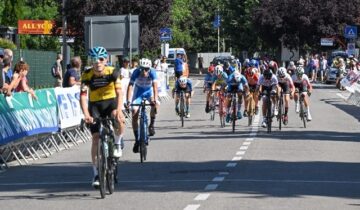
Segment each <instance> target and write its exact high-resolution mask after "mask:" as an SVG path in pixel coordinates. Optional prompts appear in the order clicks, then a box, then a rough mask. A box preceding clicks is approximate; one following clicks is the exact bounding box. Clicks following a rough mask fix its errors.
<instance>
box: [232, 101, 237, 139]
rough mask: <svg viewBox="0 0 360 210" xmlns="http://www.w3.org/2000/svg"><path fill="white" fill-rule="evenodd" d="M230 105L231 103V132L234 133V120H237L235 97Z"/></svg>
mask: <svg viewBox="0 0 360 210" xmlns="http://www.w3.org/2000/svg"><path fill="white" fill-rule="evenodd" d="M231 103H232V107H231V108H232V115H231V118H232V132H233V133H235V124H236V119H237V116H236V96H235V97H233V98H232V100H231Z"/></svg>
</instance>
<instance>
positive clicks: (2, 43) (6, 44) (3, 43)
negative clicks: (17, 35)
mask: <svg viewBox="0 0 360 210" xmlns="http://www.w3.org/2000/svg"><path fill="white" fill-rule="evenodd" d="M0 48H4V49H6V48H9V49H12V50H14V49H16V45H15V44H14V42H12V41H10V40H8V39H3V38H0Z"/></svg>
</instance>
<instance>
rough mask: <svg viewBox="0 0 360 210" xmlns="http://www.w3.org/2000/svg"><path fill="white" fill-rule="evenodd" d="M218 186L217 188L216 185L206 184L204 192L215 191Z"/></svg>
mask: <svg viewBox="0 0 360 210" xmlns="http://www.w3.org/2000/svg"><path fill="white" fill-rule="evenodd" d="M218 186H219V185H218V184H208V185H206V187H205V189H204V190H216V188H217V187H218Z"/></svg>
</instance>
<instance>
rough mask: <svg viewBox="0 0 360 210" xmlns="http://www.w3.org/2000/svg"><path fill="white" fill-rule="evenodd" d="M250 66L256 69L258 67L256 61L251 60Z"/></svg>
mask: <svg viewBox="0 0 360 210" xmlns="http://www.w3.org/2000/svg"><path fill="white" fill-rule="evenodd" d="M250 66H252V67H255V66H257V61H256V60H255V59H251V60H250Z"/></svg>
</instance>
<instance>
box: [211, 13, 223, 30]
mask: <svg viewBox="0 0 360 210" xmlns="http://www.w3.org/2000/svg"><path fill="white" fill-rule="evenodd" d="M220 25H221V17H220V15H215V19H214V22H213V26H214V28H219V27H220Z"/></svg>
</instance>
